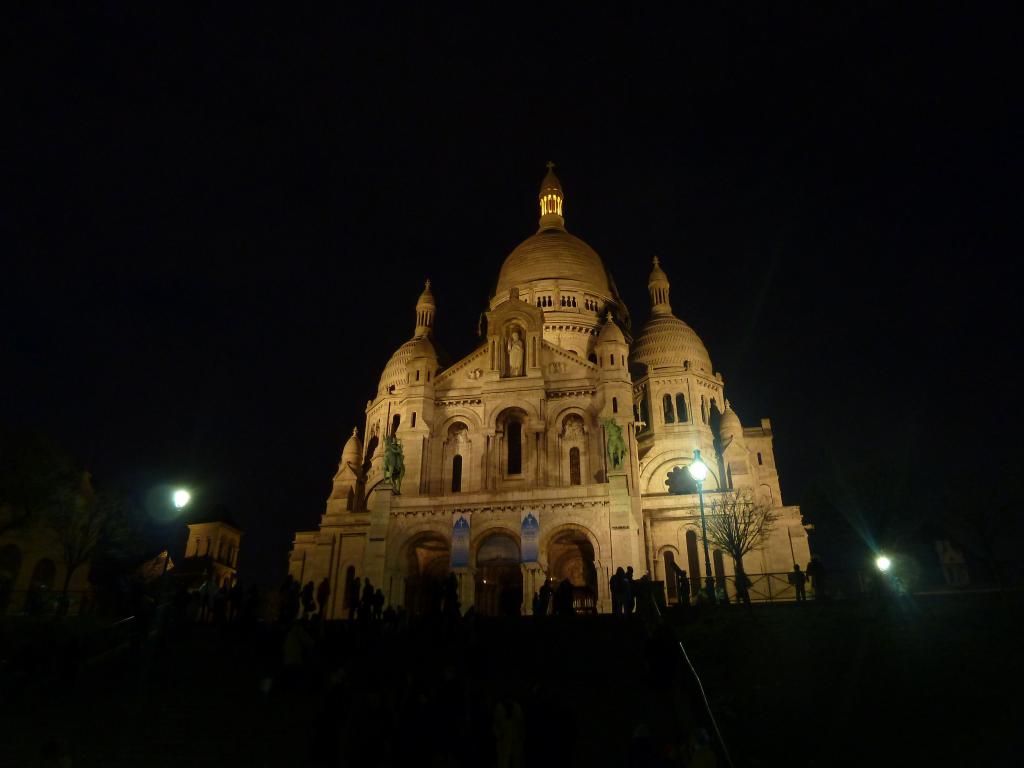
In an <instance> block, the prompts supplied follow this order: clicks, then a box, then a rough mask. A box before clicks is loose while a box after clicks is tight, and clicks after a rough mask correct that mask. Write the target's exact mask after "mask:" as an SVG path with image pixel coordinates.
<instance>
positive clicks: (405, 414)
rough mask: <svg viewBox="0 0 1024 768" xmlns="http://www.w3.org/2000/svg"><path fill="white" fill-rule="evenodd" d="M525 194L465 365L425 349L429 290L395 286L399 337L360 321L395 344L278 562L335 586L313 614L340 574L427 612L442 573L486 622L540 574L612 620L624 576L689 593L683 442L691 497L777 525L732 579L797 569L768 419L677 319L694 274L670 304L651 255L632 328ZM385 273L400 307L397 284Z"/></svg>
mask: <svg viewBox="0 0 1024 768" xmlns="http://www.w3.org/2000/svg"><path fill="white" fill-rule="evenodd" d="M537 202H538V208H537V209H536V210H537V211H538V214H539V218H538V220H537V222H536V229H533V228H532V227H531V228H530V229H529V231H524V235H525V237H524V239H523V241H522V242H521V243H520V244H519V245H518V246H517V247H516V248H514V249H513V250H512V251H511V252H510V253H509V254H508V256H507V257H506V258H505V259H504V261H503V262H502V263H501V264H500V265H499V264H497V263H496V264H495V267H496V269H497V272H498V274H497V281H496V288H495V290H494V293H493V294H492V295H491V296H490V297H489V299H488V303H487V311H486V312H485V313H484V314H483V315H482V316H481V318H480V322H479V323H478V324H477V326H476V327H475V328H472V329H468V328H467V329H466V330H467V332H468V333H467V343H466V349H467V350H469V351H468V353H467V354H464V355H463V356H461V357H458V358H456V359H454V360H451V361H449V360H447V359H446V358H444V356H442V355H440V354H439V353H438V349H437V347H436V345H435V342H434V334H435V325H436V323H437V322H443V321H444V316H445V315H444V311H445V308H444V305H443V304H439V302H438V300H437V299H436V298H435V296H434V293H433V290H432V287H431V284H430V282H429V281H427V283H426V285H425V286H424V288H423V290H422V292H421V293H420V294H419V296H418V298H416V299H415V301H413V300H412V299H413V298H414V294H413V293H409V294H408V295H409V305H408V312H409V314H408V320H409V326H410V327H411V329H412V334H411V336H408V337H406V339H404V340H403V339H401V338H389V337H385V336H381V335H380V333H382V332H383V331H378V332H377V335H376V336H375V335H374V332H375V331H377V329H376V328H375V327H372V326H367V327H365V328H360V329H358V330H359V331H360V333H361V337H362V338H363V339H365V340H366V343H377V344H382V345H386V346H388V347H389V348H391V349H392V350H394V351H393V353H392V354H391V356H390V358H389V359H388V362H387V364H386V365H385V366H384V369H383V370H382V371H381V372H380V376H379V378H378V379H377V382H376V386H375V389H373V391H372V392H371V393H370V395H371V397H370V399H369V400H368V401H367V403H366V409H365V422H364V423H363V425H362V426H361V429H360V430H357V431H353V433H352V436H351V437H349V438H348V441H347V442H346V443H345V444H344V447H343V449H342V451H341V461H340V463H339V465H338V470H337V472H336V473H335V476H334V480H333V486H332V489H331V493H330V495H329V498H328V500H327V504H326V507H325V509H324V511H323V514H322V516H321V518H320V521H319V524H318V525H317V526H316V527H315V528H313V529H306V530H302V531H299V532H297V533H296V534H295V538H294V540H293V543H292V550H291V553H290V557H289V566H288V567H289V573H290V574H291V575H292V576H293V577H294V578H295V579H297V580H299V581H300V582H303V583H306V582H308V581H310V580H312V581H314V582H317V583H318V582H319V581H320V580H322V579H323V578H325V577H326V578H328V579H330V580H331V582H332V591H331V594H332V595H335V596H336V598H335V599H336V600H337V602H335V603H334V604H333V605H332V606H331V607H330V608H329V611H328V615H330V616H341V615H343V611H342V606H343V596H344V594H345V590H344V586H343V584H344V581H345V580H346V579H348V578H350V577H349V571H348V569H349V568H353V569H354V576H353V577H352V578H356V577H358V578H360V579H361V580H363V581H364V582H365V580H366V579H370V581H371V582H372V584H373V585H374V587H378V586H379V587H380V588H381V589H382V590H383V591H384V594H385V597H386V600H387V602H388V603H389V604H390V605H392V606H396V607H398V606H403V605H404V606H405V607H406V608H407V609H408V610H410V611H412V612H422V611H429V610H432V609H435V608H436V607H437V605H438V603H439V601H440V599H441V598H440V597H439V594H440V592H441V588H440V586H439V585H441V584H442V583H443V582H444V581H445V580H446V579H447V580H448V583H449V584H452V583H453V582H452V580H451V578H450V575H451V576H454V579H455V580H456V581H457V589H458V593H459V599H460V603H461V607H462V609H463V610H466V609H468V608H469V607H470V606H473V607H475V609H476V610H477V611H479V612H481V613H487V614H503V613H512V612H515V610H516V604H517V603H518V610H520V611H523V610H527V611H528V610H529V609H530V607H531V604H532V597H533V594H534V592H536V591H537V590H538V589H539V588H540V587H541V585H542V584H543V583H544V580H545V579H546V578H551V579H553V580H556V581H559V580H567V581H569V582H570V583H571V584H572V585H573V588H574V590H577V591H578V592H579V595H578V597H580V598H581V599H582V598H583V597H584V596H587V595H591V596H592V597H590V599H591V600H593V601H595V603H596V609H597V610H599V611H608V610H610V608H611V604H610V603H611V601H610V596H609V594H608V579H609V578H610V577H611V575H612V574H613V573H614V571H615V569H617V568H620V567H621V568H623V569H625V568H628V567H632V568H633V571H634V574H635V575H636V577H637V578H640V577H642V576H643V575H644V574H648V573H649V574H650V576H651V578H652V579H653V580H654V581H656V582H664V583H665V586H666V588H667V591H668V593H669V594H670V595H671V596H673V597H674V598H675V599H680V597H682V598H685V595H682V596H680V594H679V592H680V590H679V588H678V583H677V581H676V580H674V579H675V577H674V576H672V577H671V579H672V580H670V577H669V573H670V572H671V573H673V574H674V573H675V569H674V568H673V567H672V566H678V567H679V568H680V569H681V570H685V571H687V572H688V574H689V576H690V584H691V589H693V588H695V585H697V584H698V583H699V582H698V579H696V578H693V576H695V575H697V574H700V573H701V572H702V571H703V562H702V560H703V558H702V557H701V558H700V559H699V560H698V559H697V555H696V553H697V551H698V550H699V549H700V548H699V547H697V543H698V542H696V540H695V539H694V538H693V531H694V530H699V503H698V495H697V493H696V491H697V488H696V487H695V484H694V482H693V480H692V478H691V477H690V474H689V472H688V470H687V467H688V466H689V464H690V462H691V461H692V460H693V457H694V452H695V451H696V450H699V451H700V453H701V455H702V457H703V459H704V462H705V464H706V465H707V467H708V475H707V479H706V480H705V481H704V483H703V491H704V496H705V500H706V501H707V502H709V503H710V501H711V499H712V498H713V497H714V495H715V494H718V493H721V492H723V491H726V490H729V489H737V490H746V491H749V492H751V493H753V494H755V495H756V498H757V499H758V500H759V501H763V502H764V503H766V504H770V505H771V506H772V507H773V511H774V512H775V513H776V515H777V520H778V522H777V524H776V527H775V529H774V531H773V533H772V535H771V537H770V538H769V539H768V540H767V541H765V542H764V543H763V545H762V546H761V547H760V548H759V549H757V550H755V551H754V552H751V553H750V554H749V555H748V556H747V557H746V558H745V559H744V563H743V566H744V570H745V571H746V572H747V573H748V574H756V573H788V572H789V571H791V570H792V566H793V563H794V562H799V563H801V564H803V563H806V562H807V561H808V560H809V559H810V551H809V548H808V542H807V533H806V529H805V528H804V525H803V519H802V516H801V513H800V508H799V507H797V506H792V505H785V504H784V503H783V501H782V492H781V487H780V483H779V470H778V466H777V464H776V461H775V454H774V432H773V429H772V425H771V422H770V421H769V420H768V419H764V418H761V419H748V420H747V421H746V422H743V421H741V419H740V417H739V415H738V414H737V412H736V410H735V409H734V408H733V405H732V404H731V403H730V402H729V400H728V399H727V397H726V382H725V377H724V376H723V374H722V373H721V372H720V371H718V370H716V369H715V367H714V364H713V362H712V359H711V354H710V352H709V350H708V349H707V347H706V346H705V345H704V342H703V340H702V339H701V338H700V336H699V335H698V333H697V332H696V330H695V329H694V328H693V327H692V326H690V325H689V324H688V323H687V322H686V321H684V320H683V319H681V318H679V317H678V316H676V314H675V310H674V309H673V304H672V298H673V294H672V289H671V285H670V281H669V275H668V270H676V271H677V272H678V273H683V272H688V273H690V274H691V275H692V277H693V279H691V280H687V281H686V282H685V283H684V284H682V285H681V286H677V289H676V290H677V291H681V292H682V294H683V299H684V305H685V304H686V303H688V302H686V301H685V299H686V297H687V295H688V294H690V293H691V292H693V291H698V290H705V288H703V287H701V286H706V285H707V281H706V279H702V278H701V272H700V270H701V266H700V265H699V264H697V263H692V262H690V263H687V262H686V261H685V260H684V257H683V256H681V255H680V256H677V257H674V258H672V259H671V260H670V261H668V260H667V261H666V265H665V267H663V266H662V263H661V262H660V261H659V260H658V259H657V258H653V259H652V260H651V266H650V267H649V268H647V269H644V270H643V271H641V272H637V273H634V274H629V275H626V276H624V277H625V279H627V280H629V281H630V282H632V283H633V284H637V283H642V282H643V281H645V280H646V284H647V288H648V295H649V305H648V306H647V307H645V308H644V313H643V314H644V315H645V317H644V318H637V320H636V321H634V315H633V312H631V310H630V308H628V307H627V306H626V303H625V302H624V301H623V299H622V296H621V295H620V294H619V292H618V289H617V288H616V281H615V280H613V279H612V276H611V275H610V274H609V273H608V270H607V269H606V267H605V264H604V262H603V260H602V259H601V257H600V255H599V254H598V253H597V252H596V251H594V249H593V248H591V246H590V245H588V244H587V243H586V242H585V241H584V240H582V239H581V238H579V237H578V236H576V235H575V234H571V233H570V231H569V228H568V224H567V222H568V220H569V219H568V217H569V216H570V215H571V210H572V209H571V206H570V205H566V196H565V192H564V190H563V188H562V184H561V181H560V180H559V178H558V177H557V176H556V175H555V173H554V170H553V167H549V168H548V172H547V174H546V175H545V176H544V177H543V180H542V182H541V185H540V189H539V191H538V198H537ZM652 215H656V212H654V213H652ZM611 225H612V226H619V225H617V224H615V223H614V222H611ZM479 246H480V248H481V251H482V252H487V251H488V250H491V249H492V246H493V244H487V243H480V244H479ZM437 266H438V268H439V270H441V271H445V270H446V269H448V266H446V265H444V264H439V265H437ZM694 270H696V272H694ZM388 277H389V290H390V293H389V295H390V296H391V297H392V299H391V302H392V305H394V306H398V307H399V308H400V307H401V301H402V300H401V298H400V296H401V294H402V292H403V291H405V290H406V289H405V288H403V286H402V285H401V279H402V278H401V276H400V275H389V276H388ZM619 277H620V278H622V277H623V276H621V275H620V276H619ZM706 277H707V276H706V275H704V278H706ZM448 295H451V294H448ZM460 300H464V297H463V298H460ZM739 300H742V297H740V299H739ZM700 320H701V322H702V323H706V324H707V325H709V326H710V325H713V324H714V323H716V322H718V321H719V319H718V318H716V317H714V316H708V317H704V318H701V319H700ZM380 328H381V329H383V328H384V326H383V325H382V326H380ZM339 330H340V329H339ZM473 331H475V332H476V336H473ZM766 343H772V340H770V339H769V340H766ZM346 374H347V375H350V376H362V375H363V372H362V371H360V370H359V369H358V367H356V368H352V369H350V370H347V371H346ZM365 384H366V385H367V387H368V388H370V387H373V382H372V381H369V380H366V381H365ZM754 385H756V382H755V383H754ZM364 441H365V442H364ZM399 449H400V450H399ZM396 462H398V463H396ZM398 466H400V467H401V470H400V471H399V472H398V473H397V474H395V472H394V471H393V470H395V468H396V467H398ZM425 530H429V531H430V533H429V534H427V533H424V531H425ZM713 560H714V562H713V564H712V565H713V569H714V572H715V573H717V574H719V575H720V576H721V575H723V574H724V575H725V576H727V577H728V576H730V575H732V570H733V567H734V566H733V563H732V562H731V560H730V558H727V557H726V558H723V557H721V556H720V555H719V556H716V557H714V559H713Z"/></svg>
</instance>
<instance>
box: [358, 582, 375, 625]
mask: <svg viewBox="0 0 1024 768" xmlns="http://www.w3.org/2000/svg"><path fill="white" fill-rule="evenodd" d="M372 616H373V584H371V583H370V580H369V579H367V580H366V581H365V582H364V583H363V598H362V600H360V601H359V620H360V621H369V620H370V619H371V618H372Z"/></svg>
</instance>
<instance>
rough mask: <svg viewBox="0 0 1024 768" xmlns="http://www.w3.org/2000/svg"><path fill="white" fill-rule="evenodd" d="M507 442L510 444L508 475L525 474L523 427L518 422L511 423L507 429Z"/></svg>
mask: <svg viewBox="0 0 1024 768" xmlns="http://www.w3.org/2000/svg"><path fill="white" fill-rule="evenodd" d="M505 440H506V441H507V442H508V464H507V466H508V474H510V475H521V474H522V473H523V425H522V424H520V423H519V422H518V421H510V422H509V423H508V426H507V427H506V428H505Z"/></svg>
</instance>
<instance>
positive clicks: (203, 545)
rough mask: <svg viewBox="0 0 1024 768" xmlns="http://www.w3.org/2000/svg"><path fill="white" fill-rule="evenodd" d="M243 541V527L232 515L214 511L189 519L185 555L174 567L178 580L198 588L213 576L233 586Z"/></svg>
mask: <svg viewBox="0 0 1024 768" xmlns="http://www.w3.org/2000/svg"><path fill="white" fill-rule="evenodd" d="M241 542H242V529H241V528H240V527H239V525H238V523H236V522H235V521H234V520H233V519H232V518H231V516H230V515H227V514H224V513H214V514H213V515H211V516H209V517H205V518H200V519H199V520H196V521H195V522H191V523H189V524H188V540H187V541H186V542H185V556H184V557H183V558H182V559H181V561H180V562H178V563H176V564H175V566H174V569H173V571H172V573H173V574H174V578H175V580H176V581H178V582H179V583H180V582H181V581H185V582H187V586H188V587H190V588H194V587H198V586H199V585H200V584H202V583H203V582H204V581H206V580H208V579H209V578H211V577H212V578H213V581H214V582H216V583H217V584H218V585H219V586H222V587H228V588H230V587H233V586H234V585H235V584H236V583H237V581H238V550H239V547H240V545H241Z"/></svg>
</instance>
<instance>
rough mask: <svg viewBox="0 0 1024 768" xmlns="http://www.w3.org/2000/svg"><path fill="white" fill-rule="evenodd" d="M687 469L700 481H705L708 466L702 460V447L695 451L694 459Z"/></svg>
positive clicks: (691, 475)
mask: <svg viewBox="0 0 1024 768" xmlns="http://www.w3.org/2000/svg"><path fill="white" fill-rule="evenodd" d="M686 471H687V472H689V473H690V477H692V478H693V479H694V480H696V481H697V482H698V483H703V482H704V478H706V477H707V476H708V466H707V464H705V463H704V462H703V461H701V460H700V449H697V450H695V451H694V452H693V461H691V462H690V466H688V467H687V468H686Z"/></svg>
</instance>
